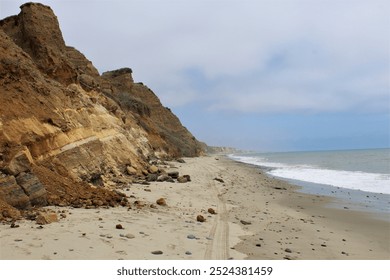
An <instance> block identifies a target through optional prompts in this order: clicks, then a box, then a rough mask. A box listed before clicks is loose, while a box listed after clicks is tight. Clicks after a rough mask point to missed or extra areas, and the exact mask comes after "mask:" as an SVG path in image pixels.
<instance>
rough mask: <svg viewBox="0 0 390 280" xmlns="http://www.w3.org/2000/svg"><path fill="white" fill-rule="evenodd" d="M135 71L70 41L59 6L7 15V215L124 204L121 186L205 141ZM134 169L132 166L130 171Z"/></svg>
mask: <svg viewBox="0 0 390 280" xmlns="http://www.w3.org/2000/svg"><path fill="white" fill-rule="evenodd" d="M131 74H132V71H131V69H130V68H124V69H119V70H115V71H110V72H106V73H103V74H102V75H100V74H99V72H98V71H97V70H96V68H95V67H94V66H93V64H92V63H91V61H89V60H88V59H87V58H86V57H85V56H84V55H83V54H82V53H80V52H79V51H77V50H76V49H75V48H73V47H69V46H66V44H65V42H64V39H63V37H62V33H61V30H60V28H59V24H58V20H57V18H56V16H55V15H54V13H53V11H52V10H51V8H50V7H48V6H45V5H42V4H37V3H27V4H24V5H22V6H21V12H20V13H19V14H18V15H16V16H11V17H8V18H6V19H4V20H1V21H0V210H1V211H0V219H2V218H7V217H17V216H18V215H19V214H20V212H19V211H18V210H20V209H29V208H31V207H33V206H44V205H73V206H76V207H82V206H102V205H110V206H115V205H118V204H122V205H126V198H125V197H123V196H122V194H121V193H120V192H117V191H116V190H115V184H116V183H120V182H129V181H131V178H129V176H130V175H131V176H132V177H140V176H147V172H145V170H148V167H149V164H150V160H151V159H153V158H162V159H165V158H177V157H181V156H197V155H199V154H200V153H202V145H201V144H200V143H199V142H198V141H197V140H196V139H195V138H194V137H193V136H192V135H191V133H190V132H189V131H188V130H187V129H186V128H185V127H183V126H182V124H181V123H180V121H179V119H178V118H177V117H176V116H175V115H174V114H173V113H172V112H171V111H170V110H169V109H168V108H165V107H164V106H162V104H161V102H160V100H159V99H158V97H157V96H156V95H155V94H154V93H153V92H152V91H151V90H150V89H149V88H148V87H146V86H145V85H143V84H141V83H134V81H133V78H132V75H131ZM129 168H131V169H130V170H131V172H129Z"/></svg>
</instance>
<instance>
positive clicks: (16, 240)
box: [14, 239, 23, 242]
mask: <svg viewBox="0 0 390 280" xmlns="http://www.w3.org/2000/svg"><path fill="white" fill-rule="evenodd" d="M14 241H15V242H21V241H23V239H15V240H14Z"/></svg>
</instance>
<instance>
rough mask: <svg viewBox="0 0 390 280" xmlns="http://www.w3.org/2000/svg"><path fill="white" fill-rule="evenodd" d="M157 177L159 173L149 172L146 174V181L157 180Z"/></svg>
mask: <svg viewBox="0 0 390 280" xmlns="http://www.w3.org/2000/svg"><path fill="white" fill-rule="evenodd" d="M157 178H158V175H157V174H155V173H152V174H148V175H147V176H146V181H148V182H155V181H157Z"/></svg>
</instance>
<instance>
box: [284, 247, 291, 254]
mask: <svg viewBox="0 0 390 280" xmlns="http://www.w3.org/2000/svg"><path fill="white" fill-rule="evenodd" d="M284 251H285V252H286V253H292V251H291V249H289V248H287V249H286V250H284Z"/></svg>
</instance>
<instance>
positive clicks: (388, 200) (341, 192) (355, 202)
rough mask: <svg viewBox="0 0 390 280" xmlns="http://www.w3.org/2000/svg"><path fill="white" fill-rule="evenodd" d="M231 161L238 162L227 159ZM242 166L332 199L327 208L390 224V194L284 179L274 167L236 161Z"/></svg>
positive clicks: (301, 189) (315, 194)
mask: <svg viewBox="0 0 390 280" xmlns="http://www.w3.org/2000/svg"><path fill="white" fill-rule="evenodd" d="M227 158H228V159H229V160H233V161H236V160H234V159H231V158H229V157H227ZM236 162H239V163H242V164H246V165H248V166H251V167H253V168H257V169H258V170H261V171H262V172H263V173H264V174H265V175H266V176H268V177H269V178H271V179H276V180H280V181H284V182H286V183H288V184H291V185H294V186H296V187H297V190H296V191H297V192H300V193H304V194H309V195H314V196H317V195H319V196H325V197H329V198H331V201H330V202H329V203H328V204H327V205H326V206H325V207H329V208H336V209H351V210H354V211H361V212H364V213H370V214H372V217H373V218H375V219H380V220H385V221H387V222H390V215H389V207H390V194H386V193H375V192H368V191H362V190H358V189H348V188H342V187H336V186H332V185H326V184H318V183H313V182H306V181H301V180H294V179H288V178H283V177H277V176H273V175H272V174H269V173H268V171H270V170H273V169H274V168H272V167H266V166H260V165H255V164H251V163H245V162H241V161H236Z"/></svg>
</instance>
